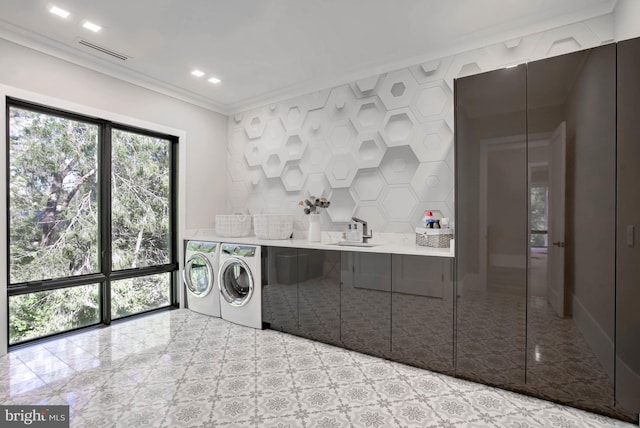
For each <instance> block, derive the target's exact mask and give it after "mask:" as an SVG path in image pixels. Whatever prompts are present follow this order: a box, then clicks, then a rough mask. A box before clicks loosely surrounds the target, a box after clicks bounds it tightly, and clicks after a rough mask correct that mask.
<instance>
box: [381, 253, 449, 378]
mask: <svg viewBox="0 0 640 428" xmlns="http://www.w3.org/2000/svg"><path fill="white" fill-rule="evenodd" d="M452 264H453V261H452V260H451V259H446V258H442V257H424V256H409V255H399V254H394V255H393V256H392V272H393V274H392V278H391V289H392V297H391V303H392V304H391V307H392V310H391V320H392V323H391V351H392V359H394V360H395V361H399V362H403V363H406V364H411V365H413V366H417V367H421V368H426V369H430V370H434V371H438V372H443V373H453V371H454V364H453V346H454V345H453V336H454V326H453V321H454V318H453V316H454V311H453V307H454V291H453V281H452V269H453V266H452Z"/></svg>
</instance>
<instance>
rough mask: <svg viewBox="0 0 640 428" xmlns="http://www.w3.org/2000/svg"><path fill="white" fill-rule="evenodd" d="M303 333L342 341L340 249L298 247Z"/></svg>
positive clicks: (333, 341) (300, 332)
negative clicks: (326, 249)
mask: <svg viewBox="0 0 640 428" xmlns="http://www.w3.org/2000/svg"><path fill="white" fill-rule="evenodd" d="M298 272H299V276H298V315H299V317H298V318H299V323H298V325H299V334H300V335H301V336H304V337H308V338H310V339H313V340H317V341H319V342H324V343H330V344H335V345H338V344H340V252H339V251H330V250H329V251H325V250H306V249H305V250H303V249H300V250H299V251H298Z"/></svg>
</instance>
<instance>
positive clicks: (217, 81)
mask: <svg viewBox="0 0 640 428" xmlns="http://www.w3.org/2000/svg"><path fill="white" fill-rule="evenodd" d="M207 80H208V81H209V82H211V83H213V84H214V85H215V84H216V83H220V82H222V80H220V79H218V78H217V77H210V78H209V79H207Z"/></svg>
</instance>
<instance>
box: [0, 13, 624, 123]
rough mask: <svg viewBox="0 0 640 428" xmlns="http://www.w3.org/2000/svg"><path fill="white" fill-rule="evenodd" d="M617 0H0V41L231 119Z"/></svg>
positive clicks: (573, 17) (567, 19)
mask: <svg viewBox="0 0 640 428" xmlns="http://www.w3.org/2000/svg"><path fill="white" fill-rule="evenodd" d="M615 1H616V0H562V1H558V0H455V1H442V0H316V1H312V0H235V1H222V0H183V1H178V0H134V1H132V0H109V1H104V0H51V1H49V0H21V1H16V0H0V37H2V38H5V39H7V40H10V41H13V42H17V43H20V44H24V45H26V46H29V47H32V48H35V49H38V50H40V51H43V52H46V53H49V54H52V55H55V56H58V57H61V58H64V59H65V60H68V61H71V62H75V63H78V64H80V65H83V66H85V67H89V68H91V69H94V70H98V71H101V72H104V73H107V74H110V75H112V76H115V77H118V78H121V79H124V80H127V81H130V82H133V83H136V84H140V85H142V86H145V87H148V88H151V89H154V90H159V91H161V92H163V93H166V94H169V95H172V96H174V97H177V98H180V99H183V100H186V101H189V102H192V103H194V104H197V105H200V106H203V107H206V108H209V109H212V110H215V111H219V112H221V113H225V114H230V113H234V112H238V111H242V110H245V109H247V108H250V107H254V106H257V105H264V104H266V103H269V102H274V101H279V100H282V99H286V98H289V97H292V96H296V95H300V94H303V93H308V92H312V91H315V90H319V89H324V88H327V87H330V86H334V85H338V84H342V83H346V82H348V81H350V80H355V79H359V78H364V77H368V76H371V75H374V74H378V73H382V72H386V71H391V70H393V69H397V68H400V67H405V66H408V65H411V64H416V63H419V62H421V61H426V60H429V59H433V58H436V57H440V56H444V55H447V54H452V53H456V52H459V51H462V50H466V49H470V48H473V47H479V46H482V45H486V44H488V43H495V42H498V41H501V40H508V39H511V38H515V37H518V36H522V35H525V34H530V33H533V32H537V31H542V30H546V29H549V28H553V27H556V26H559V25H565V24H568V23H571V22H576V21H580V20H584V19H588V18H591V17H595V16H599V15H603V14H606V13H609V12H611V11H612V9H613V7H614V6H615ZM52 5H55V6H58V7H60V8H63V9H66V10H68V11H69V12H71V15H70V16H69V17H68V18H67V19H62V18H60V17H57V16H54V15H52V14H51V13H49V11H48V9H49V7H50V6H52ZM84 20H89V21H92V22H95V23H97V24H99V25H101V26H102V27H103V29H102V30H101V31H100V32H98V33H92V32H90V31H88V30H86V29H84V28H83V27H82V26H81V24H82V23H83V22H84ZM80 39H83V40H85V41H88V42H90V43H92V44H94V45H98V46H100V47H103V48H106V49H108V50H110V51H114V52H117V53H120V54H123V55H125V56H127V57H128V59H127V60H125V61H122V60H120V59H116V58H113V57H111V56H109V55H105V54H103V53H100V52H98V51H96V50H94V49H91V48H88V47H85V46H83V45H81V44H80V43H79V40H80ZM194 68H197V69H200V70H202V71H204V72H206V75H205V76H204V77H201V78H196V77H194V76H192V75H191V74H190V72H191V70H192V69H194ZM209 76H215V77H218V78H219V79H221V80H222V82H221V83H219V84H217V85H213V84H211V83H208V82H207V80H206V79H207V78H208V77H209Z"/></svg>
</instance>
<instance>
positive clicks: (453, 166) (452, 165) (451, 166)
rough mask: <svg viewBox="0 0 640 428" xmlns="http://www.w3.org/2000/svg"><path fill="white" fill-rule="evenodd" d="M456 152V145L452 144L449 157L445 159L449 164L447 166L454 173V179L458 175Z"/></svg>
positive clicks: (448, 153)
mask: <svg viewBox="0 0 640 428" xmlns="http://www.w3.org/2000/svg"><path fill="white" fill-rule="evenodd" d="M455 151H456V150H455V144H452V145H451V147H450V148H449V151H448V152H447V156H446V157H445V162H446V163H447V166H448V167H449V169H450V170H451V172H452V173H453V175H454V177H455V174H456V160H455Z"/></svg>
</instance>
